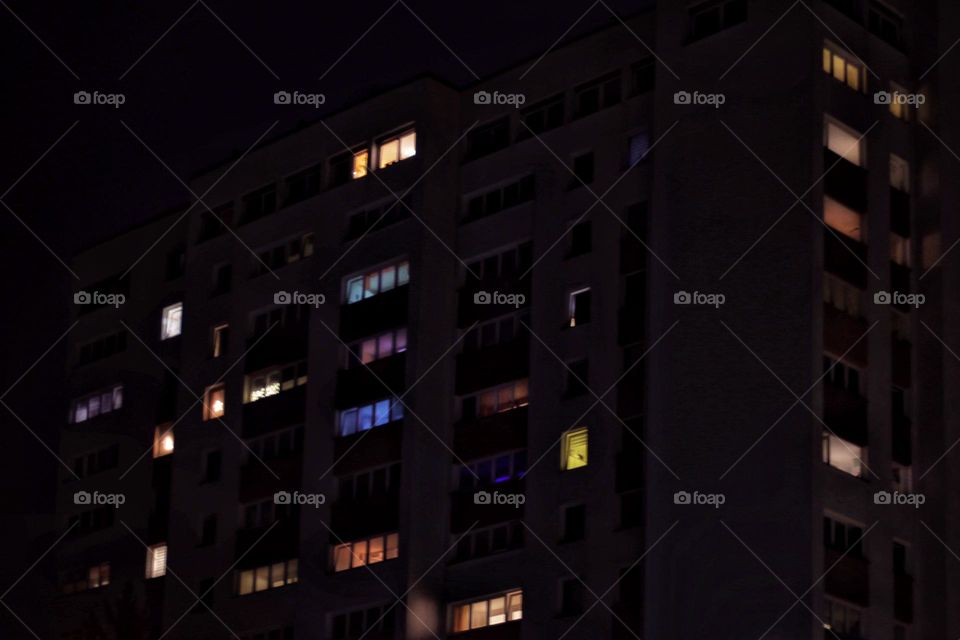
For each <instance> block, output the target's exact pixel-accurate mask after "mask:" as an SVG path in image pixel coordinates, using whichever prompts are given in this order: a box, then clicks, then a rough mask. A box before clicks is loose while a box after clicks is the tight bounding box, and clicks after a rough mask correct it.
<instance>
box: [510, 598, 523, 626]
mask: <svg viewBox="0 0 960 640" xmlns="http://www.w3.org/2000/svg"><path fill="white" fill-rule="evenodd" d="M507 618H508V619H510V620H520V619H521V618H523V592H522V591H514V592H513V593H508V594H507Z"/></svg>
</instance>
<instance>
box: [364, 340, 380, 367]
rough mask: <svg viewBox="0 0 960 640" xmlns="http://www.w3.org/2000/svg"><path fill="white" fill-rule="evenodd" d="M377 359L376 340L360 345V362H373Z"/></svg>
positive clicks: (365, 341) (366, 341)
mask: <svg viewBox="0 0 960 640" xmlns="http://www.w3.org/2000/svg"><path fill="white" fill-rule="evenodd" d="M376 359H377V341H376V340H374V339H372V338H371V339H370V340H364V341H363V343H362V344H361V345H360V360H361V361H363V362H364V363H367V362H373V361H374V360H376Z"/></svg>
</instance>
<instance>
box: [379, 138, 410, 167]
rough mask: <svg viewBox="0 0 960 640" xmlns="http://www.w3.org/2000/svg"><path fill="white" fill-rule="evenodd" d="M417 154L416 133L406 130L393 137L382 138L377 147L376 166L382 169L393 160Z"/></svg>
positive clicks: (397, 160)
mask: <svg viewBox="0 0 960 640" xmlns="http://www.w3.org/2000/svg"><path fill="white" fill-rule="evenodd" d="M416 154H417V134H416V132H415V131H407V132H406V133H404V134H402V135H399V136H397V137H395V138H390V139H388V140H384V141H383V142H381V143H380V147H379V149H378V160H377V168H379V169H383V168H384V167H388V166H390V165H391V164H393V163H395V162H400V161H401V160H406V159H407V158H411V157H413V156H415V155H416Z"/></svg>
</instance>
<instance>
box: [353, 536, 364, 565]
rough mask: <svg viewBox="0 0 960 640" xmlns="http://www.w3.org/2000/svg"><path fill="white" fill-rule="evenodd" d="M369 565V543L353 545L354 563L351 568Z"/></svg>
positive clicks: (355, 543) (362, 542)
mask: <svg viewBox="0 0 960 640" xmlns="http://www.w3.org/2000/svg"><path fill="white" fill-rule="evenodd" d="M366 563H367V541H366V540H363V541H361V542H354V543H353V561H352V563H351V565H350V566H351V567H353V568H357V567H362V566H363V565H365V564H366Z"/></svg>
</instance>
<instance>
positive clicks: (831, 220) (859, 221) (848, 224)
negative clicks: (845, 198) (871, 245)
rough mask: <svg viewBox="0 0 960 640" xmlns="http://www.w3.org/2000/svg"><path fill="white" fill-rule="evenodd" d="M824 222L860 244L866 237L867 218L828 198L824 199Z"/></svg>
mask: <svg viewBox="0 0 960 640" xmlns="http://www.w3.org/2000/svg"><path fill="white" fill-rule="evenodd" d="M823 221H824V222H825V223H826V224H827V225H828V226H829V227H831V228H833V229H836V230H837V231H839V232H840V233H842V234H843V235H845V236H847V237H848V238H853V239H854V240H856V241H858V242H863V239H864V238H865V237H866V228H865V225H866V217H865V216H863V215H861V214H860V213H859V212H857V211H854V210H853V209H851V208H849V207H845V206H844V205H842V204H840V203H839V202H837V201H836V200H834V199H833V198H830V197H828V196H824V198H823Z"/></svg>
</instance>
